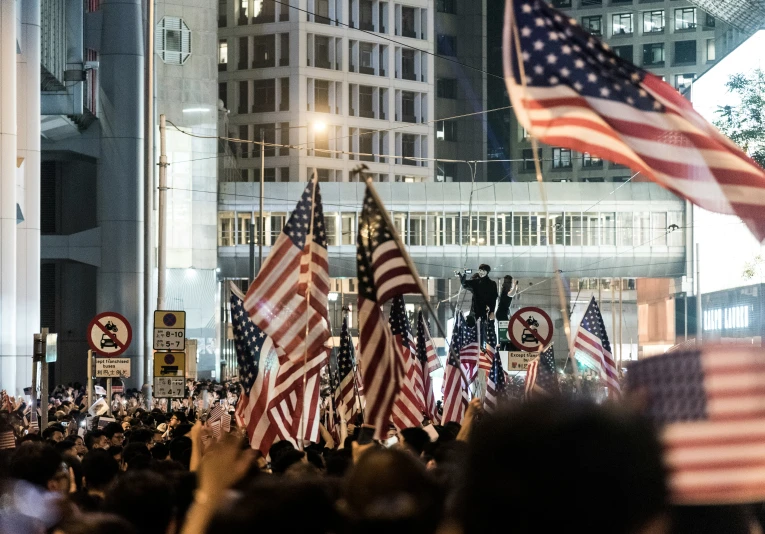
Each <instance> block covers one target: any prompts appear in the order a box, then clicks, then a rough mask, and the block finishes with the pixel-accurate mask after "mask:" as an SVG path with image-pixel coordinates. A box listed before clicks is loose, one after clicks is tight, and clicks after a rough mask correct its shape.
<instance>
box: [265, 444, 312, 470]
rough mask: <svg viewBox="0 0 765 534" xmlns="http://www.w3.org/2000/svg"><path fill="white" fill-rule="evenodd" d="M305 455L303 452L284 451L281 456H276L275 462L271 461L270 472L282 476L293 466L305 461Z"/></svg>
mask: <svg viewBox="0 0 765 534" xmlns="http://www.w3.org/2000/svg"><path fill="white" fill-rule="evenodd" d="M305 457H306V456H305V453H304V452H303V451H298V450H295V449H289V450H286V451H284V452H283V453H282V454H280V455H279V456H277V458H276V459H275V460H273V459H272V461H271V471H273V472H274V473H275V474H283V473H284V472H285V471H287V469H289V468H290V467H292V466H293V465H295V464H298V463H300V462H303V461H307V459H306V460H304V459H305Z"/></svg>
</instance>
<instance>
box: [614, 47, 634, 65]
mask: <svg viewBox="0 0 765 534" xmlns="http://www.w3.org/2000/svg"><path fill="white" fill-rule="evenodd" d="M611 51H612V52H613V53H614V54H616V55H617V56H619V57H620V58H621V59H623V60H625V61H629V62H630V63H632V45H624V46H614V47H612V48H611Z"/></svg>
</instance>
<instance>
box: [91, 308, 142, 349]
mask: <svg viewBox="0 0 765 534" xmlns="http://www.w3.org/2000/svg"><path fill="white" fill-rule="evenodd" d="M132 340H133V329H132V328H131V327H130V323H129V322H128V321H127V319H125V318H124V317H123V316H122V315H120V314H119V313H115V312H105V313H99V314H98V315H96V316H95V317H94V318H93V320H92V321H90V324H89V325H88V344H90V348H91V349H93V352H96V353H98V354H102V355H104V356H119V355H121V354H123V353H124V352H125V351H126V350H127V349H128V347H129V346H130V342H131V341H132Z"/></svg>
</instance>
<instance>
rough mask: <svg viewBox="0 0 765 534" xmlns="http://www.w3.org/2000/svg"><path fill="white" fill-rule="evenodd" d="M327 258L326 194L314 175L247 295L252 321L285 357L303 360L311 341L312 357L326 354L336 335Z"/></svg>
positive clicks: (245, 302)
mask: <svg viewBox="0 0 765 534" xmlns="http://www.w3.org/2000/svg"><path fill="white" fill-rule="evenodd" d="M312 214H313V225H311V215H312ZM311 231H312V232H313V234H312V235H311V236H310V238H309V234H310V233H311ZM327 257H328V256H327V238H326V234H325V232H324V211H323V209H322V205H321V192H320V191H319V184H318V182H317V179H316V178H315V177H314V179H313V181H311V182H310V183H309V184H308V185H307V186H306V188H305V189H304V190H303V195H302V196H301V198H300V201H299V202H298V203H297V207H296V208H295V211H293V212H292V214H291V215H290V218H289V220H288V221H287V224H285V225H284V228H283V229H282V231H281V232H280V234H279V237H278V238H277V239H276V243H274V245H273V247H271V252H270V253H269V254H268V257H267V258H266V261H265V262H264V263H263V267H262V268H261V269H260V273H259V274H258V276H257V278H255V281H254V282H253V283H252V285H251V286H250V288H249V290H248V291H247V297H246V298H245V299H244V307H245V309H246V310H247V311H248V312H249V313H250V316H251V317H252V320H253V322H254V323H255V324H256V325H258V327H259V328H260V329H261V330H263V331H264V332H265V333H266V334H268V335H269V336H270V337H271V339H272V340H273V342H274V345H276V346H277V347H279V349H280V358H281V357H282V356H283V357H286V358H288V359H290V360H293V361H297V360H303V357H304V353H305V348H306V344H307V346H308V357H309V359H310V358H312V357H321V354H322V353H323V352H325V349H324V343H325V342H326V341H327V340H328V339H329V337H330V335H331V334H330V330H329V320H328V318H327V300H328V295H329V263H328V260H327ZM308 288H310V291H311V292H310V298H309V295H308ZM309 300H310V309H308V308H309ZM306 321H307V322H308V331H307V335H306Z"/></svg>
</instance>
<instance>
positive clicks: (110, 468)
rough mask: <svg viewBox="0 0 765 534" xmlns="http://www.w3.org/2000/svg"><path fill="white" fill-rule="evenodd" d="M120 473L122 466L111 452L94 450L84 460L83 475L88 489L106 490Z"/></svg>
mask: <svg viewBox="0 0 765 534" xmlns="http://www.w3.org/2000/svg"><path fill="white" fill-rule="evenodd" d="M119 472H120V465H119V464H118V463H117V460H115V459H114V456H112V454H111V452H109V451H105V450H103V449H94V450H92V451H90V452H88V453H87V454H86V455H85V456H83V458H82V474H83V476H84V477H85V484H86V486H87V487H88V489H97V490H103V489H106V487H107V486H108V485H109V484H111V482H112V481H113V480H114V479H115V478H116V477H117V474H119Z"/></svg>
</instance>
